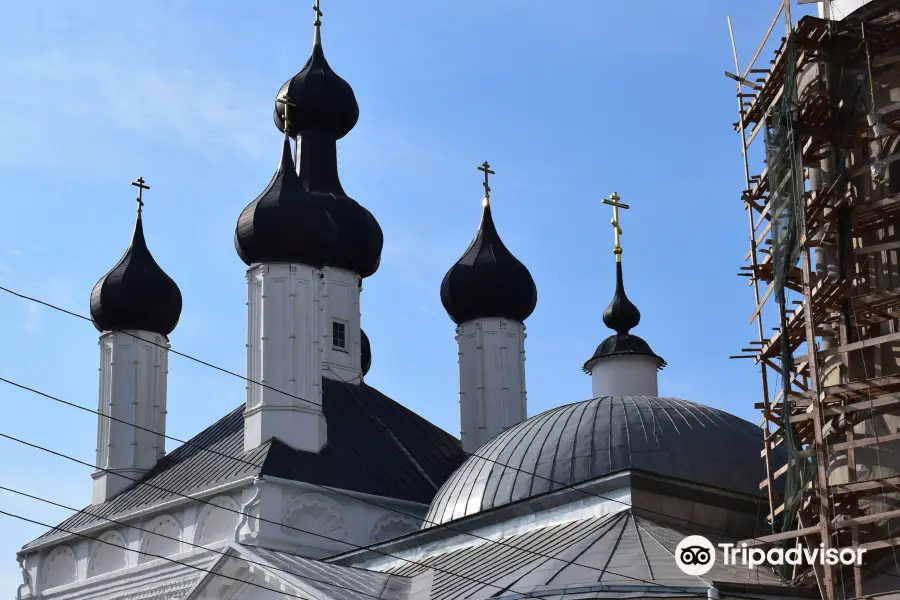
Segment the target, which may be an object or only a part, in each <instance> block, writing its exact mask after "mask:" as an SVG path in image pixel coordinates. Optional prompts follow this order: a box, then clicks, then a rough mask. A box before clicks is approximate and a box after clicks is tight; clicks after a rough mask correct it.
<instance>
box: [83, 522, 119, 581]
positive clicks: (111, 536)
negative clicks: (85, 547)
mask: <svg viewBox="0 0 900 600" xmlns="http://www.w3.org/2000/svg"><path fill="white" fill-rule="evenodd" d="M126 547H127V543H126V542H125V536H123V535H122V534H121V533H119V532H118V531H106V532H104V533H102V534H101V535H100V536H99V537H98V538H97V540H96V541H94V542H91V554H90V557H89V558H88V570H87V576H88V577H96V576H97V575H103V574H104V573H111V572H112V571H118V570H119V569H124V568H125V567H126V566H127V556H126V553H127V552H128V550H126Z"/></svg>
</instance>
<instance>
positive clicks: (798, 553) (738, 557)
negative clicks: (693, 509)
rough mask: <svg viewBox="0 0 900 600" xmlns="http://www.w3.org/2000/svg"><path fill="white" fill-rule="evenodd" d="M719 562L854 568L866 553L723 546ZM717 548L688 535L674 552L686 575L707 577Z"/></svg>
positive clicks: (830, 549)
mask: <svg viewBox="0 0 900 600" xmlns="http://www.w3.org/2000/svg"><path fill="white" fill-rule="evenodd" d="M716 546H717V547H718V548H719V554H720V556H719V558H720V559H721V562H722V564H723V565H745V566H746V567H748V568H750V569H755V568H756V567H759V566H761V565H771V566H780V565H823V566H825V565H828V566H834V565H837V564H841V565H855V566H859V565H861V564H862V558H863V554H865V552H866V550H865V549H864V548H863V549H854V548H841V549H837V548H827V549H826V548H825V547H824V546H822V545H821V544H820V545H819V546H818V547H813V548H798V547H792V548H787V549H785V548H770V549H769V550H764V549H763V548H751V547H749V546H748V545H747V544H746V543H742V544H740V545H738V544H732V543H720V544H717V545H716ZM716 546H713V543H712V542H710V541H709V540H708V539H706V538H705V537H703V536H702V535H689V536H688V537H686V538H684V539H683V540H681V542H680V543H679V544H678V546H677V547H676V548H675V564H677V565H678V568H679V569H681V571H682V572H684V573H685V574H687V575H695V576H699V575H705V574H706V573H708V572H709V570H710V569H712V568H713V565H714V564H715V563H716V558H717V557H716Z"/></svg>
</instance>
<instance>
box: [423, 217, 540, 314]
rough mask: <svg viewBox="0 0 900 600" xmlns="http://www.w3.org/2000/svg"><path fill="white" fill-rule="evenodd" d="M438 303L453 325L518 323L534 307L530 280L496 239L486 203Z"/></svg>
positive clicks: (534, 293)
mask: <svg viewBox="0 0 900 600" xmlns="http://www.w3.org/2000/svg"><path fill="white" fill-rule="evenodd" d="M441 303H442V304H443V305H444V309H445V310H446V311H447V314H448V315H450V318H451V319H453V322H454V323H456V324H457V325H458V324H460V323H465V322H466V321H471V320H472V319H480V318H485V317H502V318H506V319H512V320H514V321H520V322H521V321H524V320H525V319H527V318H528V317H529V316H530V315H531V313H533V312H534V309H535V307H536V306H537V286H535V284H534V279H532V277H531V273H529V272H528V268H527V267H526V266H525V265H523V264H522V263H521V262H519V259H517V258H516V257H515V256H513V254H512V252H510V251H509V250H508V249H507V248H506V246H505V245H504V244H503V240H501V239H500V235H499V234H498V233H497V228H496V226H495V225H494V219H493V217H492V215H491V205H490V204H489V203H488V202H485V204H484V212H483V213H482V215H481V225H480V226H479V227H478V232H477V233H476V234H475V239H473V240H472V243H471V244H469V248H468V249H467V250H466V252H465V254H463V255H462V257H461V258H460V259H459V260H458V261H456V264H454V265H453V266H452V267H450V270H449V271H447V274H446V275H444V279H443V281H442V282H441Z"/></svg>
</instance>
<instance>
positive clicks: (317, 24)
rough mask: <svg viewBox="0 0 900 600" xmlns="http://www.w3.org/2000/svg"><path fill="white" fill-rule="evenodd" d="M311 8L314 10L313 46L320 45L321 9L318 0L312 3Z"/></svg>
mask: <svg viewBox="0 0 900 600" xmlns="http://www.w3.org/2000/svg"><path fill="white" fill-rule="evenodd" d="M313 10H314V11H316V20H315V21H313V27H314V29H315V30H314V32H313V46H321V45H322V14H323V13H322V10H321V9H320V8H319V0H316V3H315V4H313Z"/></svg>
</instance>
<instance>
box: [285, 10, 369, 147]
mask: <svg viewBox="0 0 900 600" xmlns="http://www.w3.org/2000/svg"><path fill="white" fill-rule="evenodd" d="M285 96H287V97H288V98H289V99H290V102H291V103H292V104H293V106H292V107H291V108H290V115H289V116H290V130H289V131H288V134H289V135H290V136H291V137H296V136H298V135H300V134H301V133H303V131H304V130H306V129H313V128H315V129H319V130H323V131H328V132H330V133H331V134H333V135H334V138H335V139H341V138H342V137H344V136H345V135H347V134H348V133H349V132H350V130H351V129H353V127H354V126H355V125H356V122H357V121H358V120H359V104H357V102H356V95H355V94H354V93H353V88H351V87H350V84H349V83H347V82H346V81H344V80H343V79H341V78H340V76H338V74H337V73H335V72H334V70H333V69H332V68H331V66H330V65H329V64H328V61H327V60H325V52H324V51H323V50H322V39H321V36H320V33H319V26H318V25H317V26H316V37H315V42H314V43H313V49H312V54H311V55H310V57H309V60H307V61H306V65H304V67H303V69H302V70H301V71H300V72H299V73H297V74H296V75H294V76H293V77H292V78H290V79H289V80H287V81H286V82H285V83H284V85H282V86H281V89H280V90H278V96H277V97H276V98H277V100H276V102H275V125H276V126H277V127H278V130H279V131H282V132H283V131H284V103H283V102H282V101H283V100H284V98H285Z"/></svg>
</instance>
